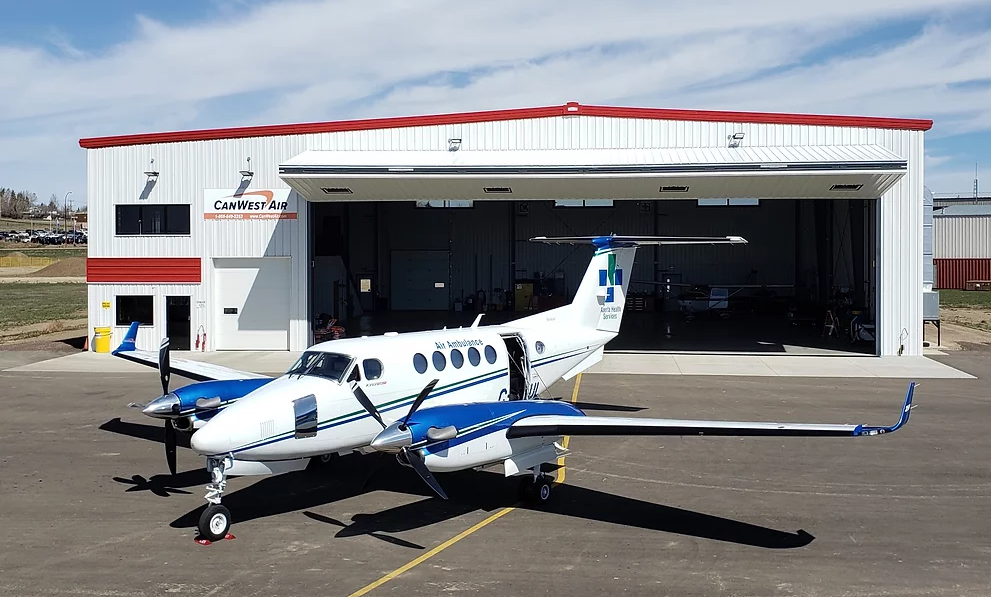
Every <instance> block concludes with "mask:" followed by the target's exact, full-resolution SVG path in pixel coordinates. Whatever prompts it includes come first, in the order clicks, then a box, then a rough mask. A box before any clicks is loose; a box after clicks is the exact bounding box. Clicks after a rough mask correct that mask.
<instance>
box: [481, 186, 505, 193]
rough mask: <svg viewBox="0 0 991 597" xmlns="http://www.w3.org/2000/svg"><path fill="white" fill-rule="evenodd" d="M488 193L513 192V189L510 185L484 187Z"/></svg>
mask: <svg viewBox="0 0 991 597" xmlns="http://www.w3.org/2000/svg"><path fill="white" fill-rule="evenodd" d="M482 190H483V191H485V192H486V193H512V192H513V189H511V188H509V187H484V188H483V189H482Z"/></svg>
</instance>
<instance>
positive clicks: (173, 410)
mask: <svg viewBox="0 0 991 597" xmlns="http://www.w3.org/2000/svg"><path fill="white" fill-rule="evenodd" d="M180 408H181V404H180V402H179V397H178V396H176V395H175V394H173V393H172V392H169V393H168V394H166V395H164V396H159V397H158V398H155V399H154V400H152V401H151V402H149V403H148V406H146V407H144V409H143V410H142V411H141V412H143V413H144V414H146V415H148V416H149V417H155V418H156V419H168V418H171V417H173V416H175V415H178V414H179V409H180Z"/></svg>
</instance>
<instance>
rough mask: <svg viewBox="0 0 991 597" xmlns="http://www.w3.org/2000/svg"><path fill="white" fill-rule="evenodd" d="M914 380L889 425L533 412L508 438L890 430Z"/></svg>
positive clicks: (810, 434) (905, 410) (856, 433)
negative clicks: (891, 423) (708, 419)
mask: <svg viewBox="0 0 991 597" xmlns="http://www.w3.org/2000/svg"><path fill="white" fill-rule="evenodd" d="M914 393H915V382H912V383H911V384H909V386H908V392H907V394H906V396H905V404H904V406H903V408H902V412H901V416H900V417H899V419H898V422H897V423H896V424H894V425H892V426H873V425H837V424H829V423H825V424H820V423H774V422H769V421H694V420H688V419H647V418H621V417H588V416H586V417H580V416H577V417H576V416H568V415H536V416H533V417H525V418H522V419H520V420H518V421H516V422H515V423H513V425H512V426H511V427H510V428H509V430H508V431H507V433H506V437H508V438H517V437H539V436H554V435H717V436H792V437H802V436H805V437H858V436H864V435H881V434H884V433H892V432H894V431H896V430H898V429H899V428H900V427H902V426H903V425H905V423H907V422H908V417H909V412H910V411H911V410H912V408H913V405H912V397H913V395H914Z"/></svg>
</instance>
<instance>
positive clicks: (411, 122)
mask: <svg viewBox="0 0 991 597" xmlns="http://www.w3.org/2000/svg"><path fill="white" fill-rule="evenodd" d="M554 116H600V117H607V118H643V119H650V120H680V121H700V122H740V123H752V124H796V125H811V126H836V127H855V128H879V129H893V130H916V131H928V130H929V129H931V128H932V125H933V121H932V120H918V119H912V118H875V117H868V116H837V115H817V114H786V113H777V112H726V111H714V110H669V109H661V108H626V107H617V106H587V105H583V104H579V103H577V102H569V103H567V104H564V105H557V106H545V107H538V108H517V109H512V110H490V111H484V112H460V113H453V114H436V115H427V116H403V117H398V118H371V119H365V120H343V121H333V122H315V123H309V124H284V125H270V126H250V127H237V128H223V129H203V130H193V131H174V132H163V133H144V134H136V135H118V136H112V137H91V138H85V139H80V140H79V146H80V147H83V148H85V149H99V148H105V147H123V146H128V145H146V144H151V143H177V142H182V141H211V140H217V139H243V138H248V137H272V136H284V135H304V134H313V133H336V132H344V131H363V130H374V129H388V128H402V127H412V126H434V125H444V124H468V123H474V122H498V121H503V120H520V119H528V118H549V117H554Z"/></svg>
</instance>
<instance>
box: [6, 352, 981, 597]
mask: <svg viewBox="0 0 991 597" xmlns="http://www.w3.org/2000/svg"><path fill="white" fill-rule="evenodd" d="M45 356H51V355H45V354H44V353H34V354H27V353H20V354H19V353H11V352H7V353H0V370H2V369H3V368H5V367H12V366H14V365H15V364H23V363H25V362H30V361H31V360H32V359H35V358H43V357H45ZM938 358H939V359H940V360H942V361H944V362H946V363H947V364H950V365H952V366H955V367H958V368H961V369H963V370H965V371H967V372H968V373H971V374H973V375H976V376H977V377H978V379H968V380H925V381H924V382H923V383H921V385H920V387H919V388H918V390H917V392H916V400H915V402H916V404H917V405H918V408H917V409H916V410H914V411H913V415H912V419H911V422H910V423H909V425H908V426H906V427H905V428H903V429H902V430H900V431H898V432H897V433H895V434H893V435H888V436H880V437H865V438H842V439H816V438H785V439H774V438H717V437H705V438H701V437H665V438H656V437H655V438H650V437H631V438H620V437H601V438H584V437H583V438H577V439H576V438H571V443H570V447H571V448H572V449H573V450H574V453H573V454H572V455H570V456H568V457H567V460H566V468H565V480H564V483H563V484H562V485H558V486H556V487H555V489H554V496H553V498H552V501H551V503H550V504H548V505H547V506H544V507H542V508H539V509H532V508H530V507H527V506H525V505H516V504H517V499H516V498H517V484H516V482H515V481H514V480H512V479H504V478H503V477H502V476H501V474H500V473H498V472H464V473H455V474H440V475H437V476H438V480H439V481H440V483H441V484H442V485H443V486H444V488H445V489H446V490H447V493H448V494H449V495H450V496H451V500H450V501H448V502H443V501H441V500H439V499H438V498H434V497H432V496H431V495H430V493H429V490H428V489H427V488H426V487H425V486H423V485H422V482H421V481H420V480H419V479H418V478H417V477H416V476H415V474H414V473H413V472H412V471H410V470H408V469H405V468H402V467H400V466H398V465H397V464H396V463H395V461H394V459H392V458H391V457H387V456H380V455H369V456H360V455H355V456H347V457H343V458H340V459H338V460H336V461H335V462H332V463H331V464H330V465H328V466H326V467H324V468H314V469H313V470H307V471H303V472H300V473H294V474H290V475H284V476H280V477H268V478H263V477H248V478H240V479H234V480H232V481H231V482H230V483H229V484H228V490H227V494H226V495H225V497H224V503H225V504H226V505H227V506H228V507H229V508H230V509H231V511H232V514H233V518H234V526H233V527H232V533H233V534H234V535H235V537H236V538H235V539H233V540H229V541H221V542H218V543H214V544H212V545H209V546H202V545H199V544H197V543H196V542H194V537H195V535H196V532H195V526H196V521H197V518H198V515H199V513H200V511H201V509H202V507H203V503H204V501H203V497H202V496H203V485H204V484H205V483H206V477H205V474H204V473H203V472H202V462H201V461H200V460H199V459H198V458H196V457H195V456H194V455H193V454H192V453H191V452H190V451H189V450H185V449H182V448H180V450H179V470H180V472H179V474H178V475H176V476H175V477H170V476H169V475H168V474H167V467H166V464H165V457H164V453H163V447H162V445H161V443H159V442H160V441H161V437H162V432H161V428H160V427H159V426H158V425H155V424H154V422H153V421H152V420H151V419H148V418H146V417H143V416H142V415H141V414H140V413H139V412H138V411H136V410H133V409H128V408H127V407H126V404H127V403H128V402H129V401H132V400H133V401H146V400H148V399H149V398H152V397H154V396H156V395H157V394H158V393H159V390H160V388H159V386H158V383H159V382H158V378H157V373H156V372H155V371H154V370H152V369H149V370H148V373H147V374H141V375H137V376H135V375H124V374H116V375H115V374H62V373H34V374H29V373H0V413H2V416H0V595H16V596H31V595H61V594H71V595H110V596H128V595H197V596H203V597H205V596H214V595H216V596H224V595H234V596H237V597H248V596H250V595H321V596H335V595H341V596H348V595H353V594H354V593H355V592H359V591H362V590H365V593H363V594H367V595H373V596H374V595H403V596H404V597H405V596H413V595H430V596H436V595H442V594H459V593H462V592H464V593H470V594H474V595H498V596H500V597H505V596H507V595H528V596H529V595H554V596H569V597H573V596H579V597H584V596H592V595H603V594H610V595H678V596H688V595H719V594H726V595H817V596H831V595H844V596H847V595H953V596H969V595H975V596H976V595H981V596H986V595H989V594H991V573H989V571H991V459H989V455H991V434H989V433H988V428H989V427H991V383H989V382H988V380H989V379H991V355H988V354H987V353H984V354H979V353H970V354H967V353H961V354H955V355H952V356H946V357H938ZM174 383H178V384H182V383H188V382H186V381H185V380H182V379H181V378H174ZM572 387H573V382H568V383H566V384H561V385H559V386H557V387H555V388H553V390H554V393H555V394H556V395H558V396H562V397H564V399H570V398H571V394H572ZM906 387H907V380H899V379H837V380H832V379H814V378H730V377H689V376H684V377H682V376H647V375H638V376H616V375H586V376H584V377H583V379H582V382H581V386H580V392H579V395H578V402H579V406H582V407H583V408H585V410H586V411H587V412H589V413H590V414H592V413H595V414H601V415H610V416H646V417H683V418H717V419H732V420H779V421H796V422H797V421H810V422H813V421H814V422H835V423H870V424H891V423H893V422H894V421H895V420H897V418H898V414H899V409H900V406H901V403H902V400H903V398H904V393H905V390H906ZM163 473H165V474H163ZM514 506H515V507H514ZM507 508H511V509H509V510H506V509H507ZM480 523H485V524H483V525H480ZM466 531H468V532H466ZM452 539H456V541H453V542H452ZM411 563H413V565H410V564H411ZM397 570H398V571H399V572H398V573H396V571H397ZM383 577H385V578H384V580H383ZM376 582H378V583H379V584H375V583H376ZM369 585H373V586H371V588H369Z"/></svg>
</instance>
